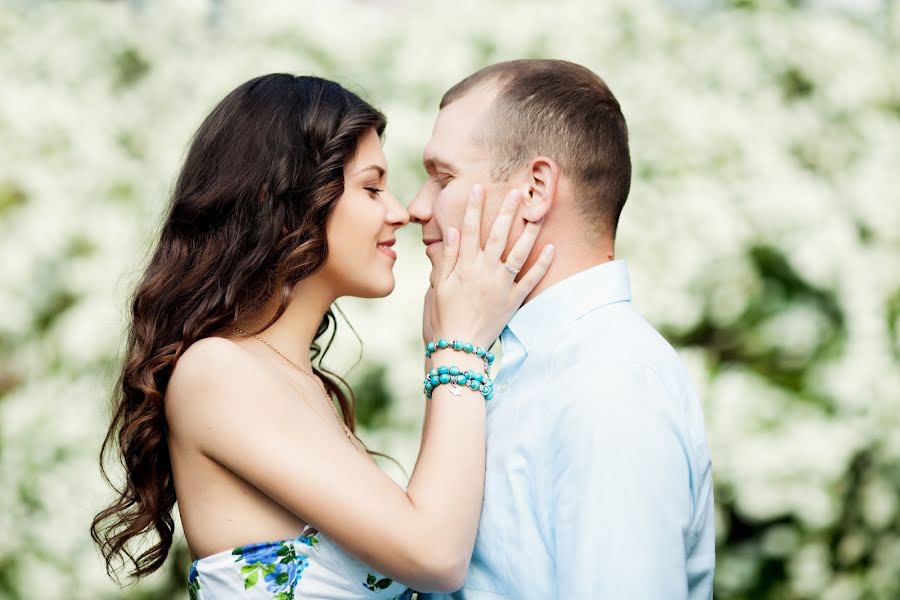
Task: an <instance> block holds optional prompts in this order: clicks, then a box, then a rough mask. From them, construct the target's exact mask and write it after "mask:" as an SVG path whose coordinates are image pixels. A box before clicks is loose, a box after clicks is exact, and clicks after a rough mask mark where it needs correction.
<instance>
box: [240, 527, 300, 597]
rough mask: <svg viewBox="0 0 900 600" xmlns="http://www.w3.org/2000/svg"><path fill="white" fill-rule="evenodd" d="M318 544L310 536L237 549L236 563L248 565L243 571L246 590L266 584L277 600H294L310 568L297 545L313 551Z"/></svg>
mask: <svg viewBox="0 0 900 600" xmlns="http://www.w3.org/2000/svg"><path fill="white" fill-rule="evenodd" d="M317 541H318V540H316V539H315V538H314V537H312V536H309V537H300V538H297V539H295V540H285V541H281V542H264V543H261V544H247V545H246V546H241V547H239V548H235V549H234V550H233V551H232V552H231V553H232V554H233V555H235V556H236V557H237V558H236V559H235V562H236V563H244V565H243V566H242V567H241V575H242V576H243V578H244V589H250V588H251V587H253V586H255V585H257V584H259V583H260V580H262V581H263V582H264V583H265V584H266V589H267V590H268V591H269V592H271V593H272V598H273V599H274V600H294V589H295V588H296V587H297V582H298V581H300V577H301V573H302V572H303V569H305V568H306V567H307V566H308V565H309V560H308V559H307V558H306V557H305V556H302V555H298V554H297V550H296V547H295V544H297V543H299V544H305V545H307V546H310V547H312V546H313V545H315V544H316V542H317Z"/></svg>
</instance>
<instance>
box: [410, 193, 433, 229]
mask: <svg viewBox="0 0 900 600" xmlns="http://www.w3.org/2000/svg"><path fill="white" fill-rule="evenodd" d="M406 210H408V211H409V219H410V220H411V221H412V222H413V223H418V224H419V225H424V224H425V223H427V222H428V221H430V220H431V218H432V216H433V214H432V202H431V199H430V198H429V197H428V193H427V192H426V191H425V186H422V187H421V188H419V191H418V192H416V195H415V196H413V199H412V202H410V203H409V206H407V207H406Z"/></svg>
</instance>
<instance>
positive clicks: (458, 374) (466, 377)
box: [424, 365, 494, 400]
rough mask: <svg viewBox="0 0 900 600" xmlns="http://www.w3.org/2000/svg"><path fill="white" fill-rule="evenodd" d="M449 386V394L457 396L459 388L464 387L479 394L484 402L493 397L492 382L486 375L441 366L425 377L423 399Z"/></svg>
mask: <svg viewBox="0 0 900 600" xmlns="http://www.w3.org/2000/svg"><path fill="white" fill-rule="evenodd" d="M447 384H449V385H450V393H451V394H453V395H454V396H459V395H460V393H461V391H460V389H459V387H460V386H466V387H468V388H469V389H470V390H472V391H475V392H481V395H482V396H484V399H485V400H490V399H491V398H493V397H494V387H493V381H491V378H490V377H489V376H487V375H482V374H481V373H476V372H475V371H461V370H460V369H459V367H448V366H446V365H441V366H440V367H437V368H435V369H432V370H431V371H429V372H428V375H427V376H426V377H425V382H424V386H425V397H426V398H429V399H430V398H431V394H432V392H433V391H434V390H435V388H437V387H438V386H441V385H447Z"/></svg>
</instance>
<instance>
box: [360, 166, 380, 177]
mask: <svg viewBox="0 0 900 600" xmlns="http://www.w3.org/2000/svg"><path fill="white" fill-rule="evenodd" d="M372 169H374V170H376V171H378V176H379V177H384V174H385V173H387V171H385V170H384V167H382V166H381V165H369V166H368V167H363V168H362V169H360V170H358V171H357V172H356V173H355V174H356V175H359V174H360V173H364V172H365V171H370V170H372Z"/></svg>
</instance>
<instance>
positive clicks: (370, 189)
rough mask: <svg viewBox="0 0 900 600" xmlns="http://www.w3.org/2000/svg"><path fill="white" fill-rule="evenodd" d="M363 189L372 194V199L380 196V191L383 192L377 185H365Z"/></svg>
mask: <svg viewBox="0 0 900 600" xmlns="http://www.w3.org/2000/svg"><path fill="white" fill-rule="evenodd" d="M363 189H364V190H366V191H367V192H369V195H370V196H372V198H373V199H375V198H378V197H379V196H381V193H382V192H384V189H382V188H378V187H366V188H363Z"/></svg>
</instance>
